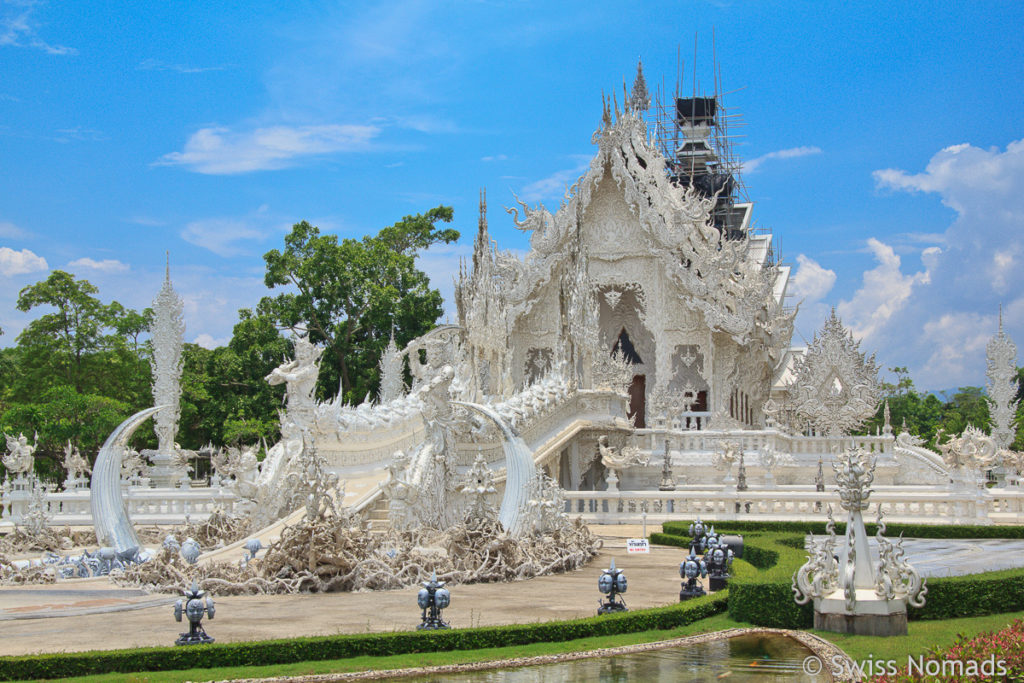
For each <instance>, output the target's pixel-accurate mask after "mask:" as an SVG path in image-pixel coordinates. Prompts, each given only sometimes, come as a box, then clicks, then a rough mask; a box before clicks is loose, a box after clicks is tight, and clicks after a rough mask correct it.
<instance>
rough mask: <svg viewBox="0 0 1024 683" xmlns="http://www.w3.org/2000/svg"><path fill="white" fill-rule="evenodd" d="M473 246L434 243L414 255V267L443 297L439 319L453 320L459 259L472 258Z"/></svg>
mask: <svg viewBox="0 0 1024 683" xmlns="http://www.w3.org/2000/svg"><path fill="white" fill-rule="evenodd" d="M472 258H473V247H472V246H470V245H468V244H458V243H456V244H435V245H433V246H432V247H430V248H429V249H424V250H423V251H421V252H420V253H419V255H418V256H417V257H416V267H417V268H419V269H420V270H422V271H423V272H424V273H426V274H427V277H428V278H430V286H431V287H433V288H434V289H437V290H439V291H440V292H441V296H442V297H444V313H443V314H442V316H441V320H442V321H444V320H449V321H451V322H455V321H457V320H458V311H457V310H456V307H455V286H454V285H455V278H456V277H457V276H458V274H459V261H460V260H461V259H467V260H472Z"/></svg>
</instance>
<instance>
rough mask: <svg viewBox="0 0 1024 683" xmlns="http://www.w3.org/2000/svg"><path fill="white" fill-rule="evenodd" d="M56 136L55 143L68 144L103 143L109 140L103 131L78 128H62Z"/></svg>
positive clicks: (57, 131)
mask: <svg viewBox="0 0 1024 683" xmlns="http://www.w3.org/2000/svg"><path fill="white" fill-rule="evenodd" d="M54 132H55V133H56V136H55V137H54V138H53V141H54V142H61V143H67V142H71V141H72V140H77V141H79V142H103V141H104V140H108V139H109V138H108V137H107V134H106V133H104V132H103V131H101V130H96V129H95V128H83V127H81V126H77V127H75V128H60V129H58V130H56V131H54Z"/></svg>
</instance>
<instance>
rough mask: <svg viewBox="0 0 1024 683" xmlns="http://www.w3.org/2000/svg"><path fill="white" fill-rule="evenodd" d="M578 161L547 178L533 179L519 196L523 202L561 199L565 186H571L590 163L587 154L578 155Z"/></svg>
mask: <svg viewBox="0 0 1024 683" xmlns="http://www.w3.org/2000/svg"><path fill="white" fill-rule="evenodd" d="M577 159H578V163H577V164H576V165H575V166H573V167H572V168H567V169H564V170H561V171H556V172H555V173H552V174H551V175H549V176H548V177H547V178H541V179H540V180H535V181H533V182H532V183H529V184H528V185H526V186H524V187H523V189H522V190H521V191H520V193H519V198H520V199H522V200H523V201H524V202H539V201H541V200H543V199H561V198H562V197H563V196H564V195H565V190H566V188H567V187H569V186H571V185H572V184H573V183H574V182H576V180H577V179H578V178H579V177H580V176H581V175H582V174H583V172H584V171H585V170H586V169H587V167H588V166H589V165H590V157H589V156H582V155H581V156H578V157H577Z"/></svg>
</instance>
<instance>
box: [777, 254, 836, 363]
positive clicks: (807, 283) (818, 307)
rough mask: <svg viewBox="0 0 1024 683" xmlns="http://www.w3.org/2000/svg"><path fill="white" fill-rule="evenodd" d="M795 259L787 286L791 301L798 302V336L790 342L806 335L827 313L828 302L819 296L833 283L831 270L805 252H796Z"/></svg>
mask: <svg viewBox="0 0 1024 683" xmlns="http://www.w3.org/2000/svg"><path fill="white" fill-rule="evenodd" d="M796 262H797V269H796V272H795V273H793V275H791V276H790V278H789V286H788V287H787V288H786V293H787V295H789V296H790V297H792V302H793V303H795V304H798V305H799V306H800V308H799V310H798V312H797V318H796V330H797V338H796V339H794V342H793V343H798V340H799V339H800V338H803V339H804V340H807V339H809V338H810V337H811V335H812V333H813V330H815V329H816V328H817V327H818V326H819V325H820V324H821V321H822V320H824V319H825V316H827V315H828V309H829V306H828V305H827V304H825V303H823V302H822V299H824V298H825V296H826V295H827V294H828V293H829V292H831V291H832V287H833V285H835V283H836V273H835V271H834V270H829V269H828V268H825V267H823V266H822V265H821V264H820V263H818V262H817V261H815V260H814V259H812V258H810V257H808V256H806V255H805V254H800V255H798V256H797V257H796Z"/></svg>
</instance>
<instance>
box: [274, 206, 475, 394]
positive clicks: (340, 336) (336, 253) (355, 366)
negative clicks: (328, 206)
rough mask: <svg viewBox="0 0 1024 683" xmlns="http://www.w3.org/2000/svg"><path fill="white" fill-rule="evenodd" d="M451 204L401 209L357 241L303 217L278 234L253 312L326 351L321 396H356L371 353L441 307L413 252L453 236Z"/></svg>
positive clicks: (373, 378) (373, 377)
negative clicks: (406, 212) (279, 243)
mask: <svg viewBox="0 0 1024 683" xmlns="http://www.w3.org/2000/svg"><path fill="white" fill-rule="evenodd" d="M452 216H453V212H452V209H451V207H447V206H438V207H436V208H433V209H431V210H430V211H427V212H426V213H424V214H417V215H415V216H406V217H405V218H403V219H402V220H400V221H398V222H397V223H395V224H394V225H391V226H388V227H386V228H384V229H382V230H381V231H380V232H379V233H378V234H377V235H375V236H367V237H364V238H363V239H362V240H355V239H349V238H346V239H343V240H340V241H339V239H338V237H337V236H336V235H323V234H321V233H320V230H319V229H318V228H316V227H314V226H312V225H310V224H309V223H307V222H305V221H303V222H301V223H296V224H295V225H294V226H293V228H292V231H291V232H290V233H289V234H288V235H287V236H286V237H285V245H284V249H283V250H282V251H278V250H277V249H274V250H272V251H269V252H267V253H266V254H265V255H264V257H263V259H264V261H266V265H267V270H266V276H265V278H264V281H265V282H266V284H267V286H268V287H271V288H274V287H284V288H286V291H284V292H281V293H280V294H277V295H276V296H272V297H271V296H268V297H264V298H263V299H262V300H261V301H260V304H259V307H258V311H259V313H260V314H261V315H265V316H268V317H270V318H271V319H273V320H274V321H276V323H277V324H278V325H280V326H282V327H291V328H296V329H304V330H307V331H308V333H309V335H310V339H311V340H312V341H313V342H316V343H320V344H323V345H324V346H326V350H325V353H324V356H323V361H322V362H321V373H320V383H319V392H320V396H321V397H326V396H327V395H329V394H331V393H333V392H334V391H336V390H337V391H340V392H341V394H342V396H343V398H344V399H345V400H347V401H352V402H359V401H361V400H362V399H363V397H364V396H366V395H367V394H368V393H371V392H373V391H375V390H376V388H377V386H378V384H379V377H378V376H377V360H378V359H379V358H380V354H381V352H382V351H383V349H384V346H385V345H386V344H387V341H388V339H389V337H390V335H391V333H392V330H394V334H395V338H396V340H397V341H398V343H399V344H403V343H406V342H407V341H408V340H410V339H413V338H414V337H417V336H419V335H421V334H423V333H425V332H427V331H428V330H430V329H431V328H432V327H433V326H434V324H435V321H436V320H437V318H438V317H439V316H440V315H441V313H442V299H441V294H440V292H438V291H437V290H436V289H432V288H431V287H430V281H429V279H428V278H427V276H426V274H425V273H423V271H421V270H419V268H417V267H416V256H417V254H418V253H419V252H420V251H422V250H424V249H427V248H429V247H430V246H432V245H435V244H440V243H450V242H453V241H455V240H457V239H458V238H459V233H458V231H457V230H454V229H452V228H443V227H439V226H438V224H439V223H450V222H451V220H452Z"/></svg>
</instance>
